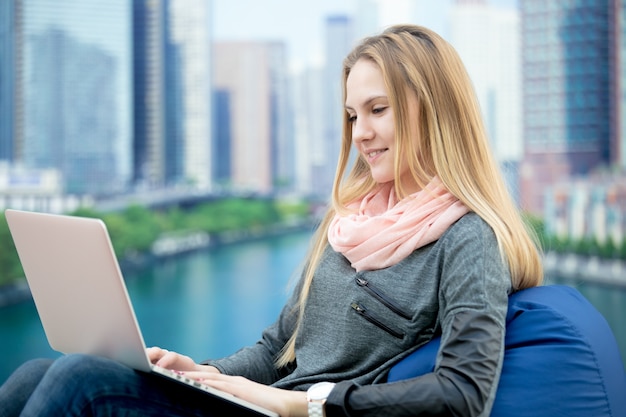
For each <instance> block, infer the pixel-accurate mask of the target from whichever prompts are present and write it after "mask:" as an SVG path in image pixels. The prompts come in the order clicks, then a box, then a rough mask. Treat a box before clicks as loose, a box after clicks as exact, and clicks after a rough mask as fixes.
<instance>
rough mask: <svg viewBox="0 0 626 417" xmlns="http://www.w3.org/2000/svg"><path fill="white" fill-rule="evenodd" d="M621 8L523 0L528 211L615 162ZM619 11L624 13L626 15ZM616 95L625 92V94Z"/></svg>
mask: <svg viewBox="0 0 626 417" xmlns="http://www.w3.org/2000/svg"><path fill="white" fill-rule="evenodd" d="M620 3H621V2H620V1H617V0H601V1H592V2H583V1H571V2H546V1H543V0H522V1H521V2H520V8H521V9H520V10H521V22H522V31H521V35H522V72H523V114H524V122H523V136H524V160H523V164H522V167H521V177H522V204H523V207H524V208H526V209H527V210H529V211H531V212H533V213H540V212H541V211H542V210H543V209H544V199H543V197H544V192H545V189H546V188H547V187H549V186H550V185H552V184H554V183H556V182H560V181H563V180H565V179H568V178H572V177H581V176H586V175H588V174H589V173H591V172H593V171H594V170H597V169H599V168H600V167H607V166H609V165H611V164H613V163H615V162H616V161H617V160H618V159H619V157H618V156H616V155H615V154H614V149H617V146H616V144H617V143H623V139H620V136H621V137H623V135H622V134H621V132H620V130H619V129H618V128H617V126H619V121H618V120H615V117H621V115H620V114H619V112H618V111H616V109H617V108H618V106H619V103H620V102H621V101H622V100H623V99H622V98H621V95H620V94H614V92H612V89H614V88H615V87H616V86H619V85H620V84H621V83H622V81H621V75H620V74H619V73H618V72H616V65H615V63H614V58H615V55H616V51H617V50H621V49H623V46H620V47H616V41H617V40H618V38H619V37H618V36H616V35H617V34H618V31H617V30H615V29H616V28H617V27H619V25H617V24H616V22H615V19H616V18H618V16H619V14H621V13H619V14H616V13H614V8H617V7H619V6H618V4H620ZM622 8H623V6H622V7H619V9H622ZM617 91H621V90H620V89H619V88H618V90H617Z"/></svg>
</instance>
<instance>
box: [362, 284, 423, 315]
mask: <svg viewBox="0 0 626 417" xmlns="http://www.w3.org/2000/svg"><path fill="white" fill-rule="evenodd" d="M355 280H356V283H357V285H358V286H359V287H362V288H363V289H365V291H367V292H368V293H370V294H371V295H372V296H373V297H374V298H376V299H377V300H378V301H380V302H381V303H383V304H384V305H385V306H387V308H389V309H390V310H391V311H393V312H394V313H396V314H397V315H399V316H400V317H403V318H405V319H407V320H411V315H410V314H409V313H407V312H405V311H404V310H402V308H401V307H400V306H399V305H398V304H397V303H396V302H395V301H394V300H392V299H391V298H390V297H389V296H388V295H387V294H385V293H383V292H382V291H381V290H379V289H378V288H376V287H375V286H374V285H372V283H371V282H369V281H368V280H366V279H363V278H361V277H356V278H355Z"/></svg>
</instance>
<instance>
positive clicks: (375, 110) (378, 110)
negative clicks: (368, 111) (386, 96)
mask: <svg viewBox="0 0 626 417" xmlns="http://www.w3.org/2000/svg"><path fill="white" fill-rule="evenodd" d="M386 109H387V107H374V108H373V109H372V113H374V114H380V113H382V112H384V111H385V110H386Z"/></svg>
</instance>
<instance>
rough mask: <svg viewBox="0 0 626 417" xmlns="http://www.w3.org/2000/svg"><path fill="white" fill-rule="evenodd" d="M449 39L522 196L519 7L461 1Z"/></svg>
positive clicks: (499, 157)
mask: <svg viewBox="0 0 626 417" xmlns="http://www.w3.org/2000/svg"><path fill="white" fill-rule="evenodd" d="M449 41H450V43H451V44H452V45H454V47H455V49H456V50H457V52H458V53H459V55H460V57H461V59H462V60H463V63H464V64H465V67H466V68H467V71H468V73H469V76H470V78H471V79H472V82H473V84H474V88H475V90H476V94H477V96H478V100H479V102H480V107H481V110H482V113H483V118H484V121H485V127H486V129H487V133H488V135H489V139H490V141H491V147H492V149H493V152H494V155H495V157H496V159H497V160H498V161H499V162H500V164H501V167H502V171H503V173H504V175H505V177H506V179H507V182H508V185H509V190H510V191H511V194H512V195H513V197H514V198H515V199H516V200H518V201H519V182H518V179H519V177H518V167H519V163H520V161H521V159H522V156H523V150H522V149H523V140H522V116H521V114H522V112H521V110H522V101H521V74H520V59H519V51H520V48H519V46H520V42H519V14H518V11H517V10H516V9H511V8H500V7H494V6H491V5H490V4H489V3H488V2H487V1H486V0H456V2H455V3H454V4H453V6H452V8H451V13H450V35H449Z"/></svg>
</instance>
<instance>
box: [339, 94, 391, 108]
mask: <svg viewBox="0 0 626 417" xmlns="http://www.w3.org/2000/svg"><path fill="white" fill-rule="evenodd" d="M380 98H384V99H385V100H387V99H388V98H387V96H386V95H384V94H380V95H376V96H371V97H370V98H368V99H367V100H365V101H364V102H363V104H362V105H363V106H367V105H368V104H370V103H371V102H372V101H375V100H378V99H380ZM344 107H345V109H346V110H354V108H353V107H351V106H348V105H347V104H345V105H344Z"/></svg>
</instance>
